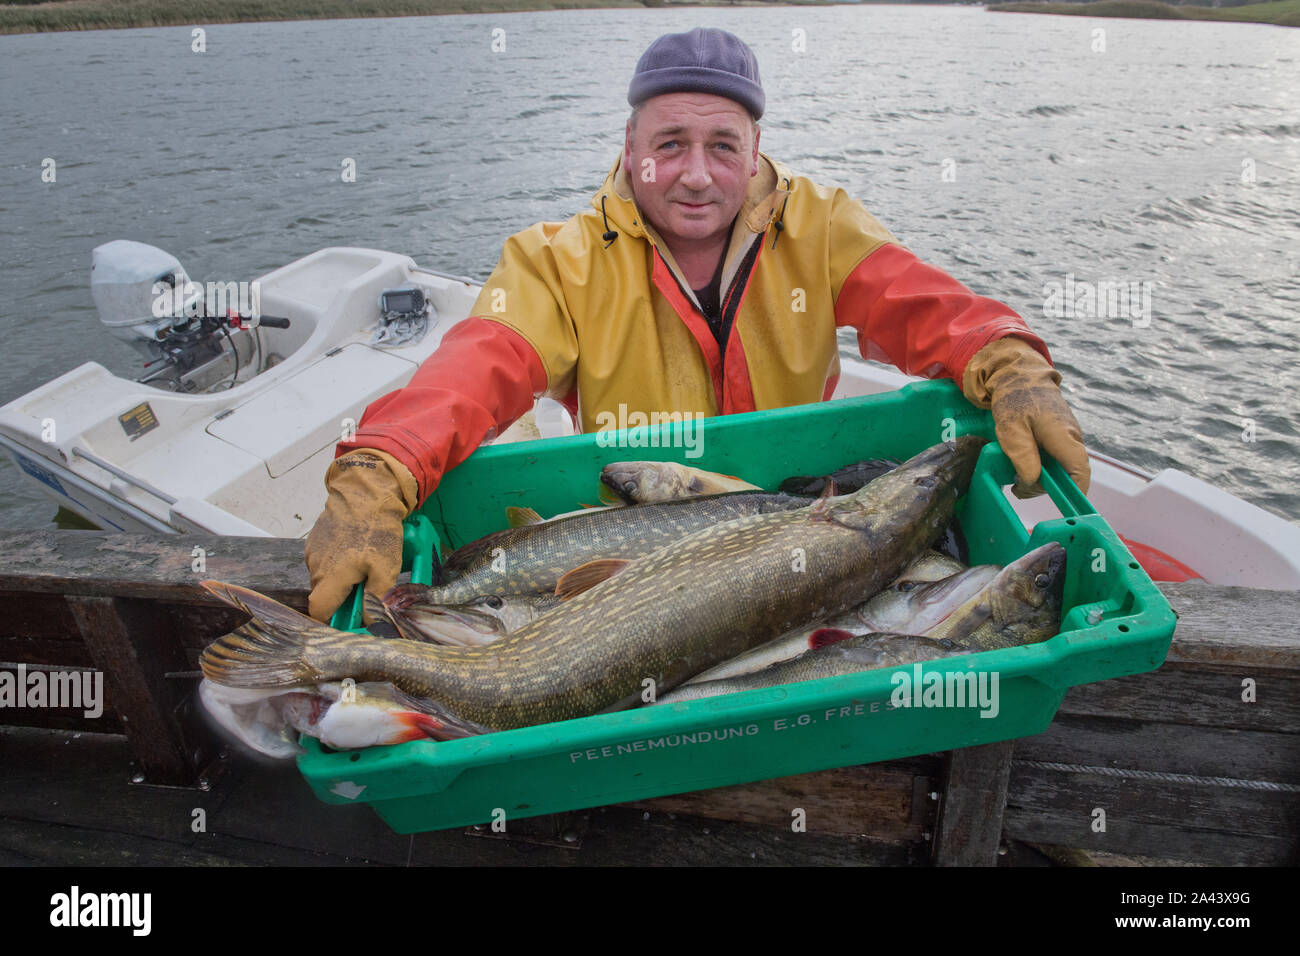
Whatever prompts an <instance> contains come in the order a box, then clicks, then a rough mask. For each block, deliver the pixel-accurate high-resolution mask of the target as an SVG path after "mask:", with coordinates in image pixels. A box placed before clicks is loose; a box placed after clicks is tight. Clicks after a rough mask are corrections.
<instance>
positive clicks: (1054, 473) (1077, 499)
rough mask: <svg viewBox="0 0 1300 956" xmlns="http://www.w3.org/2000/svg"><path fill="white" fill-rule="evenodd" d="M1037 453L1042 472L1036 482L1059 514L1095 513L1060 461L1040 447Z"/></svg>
mask: <svg viewBox="0 0 1300 956" xmlns="http://www.w3.org/2000/svg"><path fill="white" fill-rule="evenodd" d="M1039 454H1040V455H1041V456H1042V461H1043V473H1042V476H1041V477H1040V478H1039V479H1038V482H1039V484H1041V485H1042V486H1043V489H1044V490H1045V491H1046V492H1047V497H1049V498H1051V499H1052V504H1054V505H1056V507H1057V509H1058V510H1059V511H1060V512H1061V516H1062V517H1065V518H1077V517H1079V516H1080V515H1095V514H1096V513H1097V509H1096V508H1094V507H1093V506H1092V502H1090V501H1089V500H1088V499H1087V498H1086V497H1085V496H1084V494H1083V492H1082V491H1080V490H1079V486H1078V485H1076V484H1075V483H1074V479H1073V478H1071V477H1070V476H1069V475H1068V474H1067V473H1066V471H1065V469H1064V468H1063V467H1062V466H1061V463H1060V462H1059V461H1057V460H1056V459H1055V458H1053V457H1052V456H1051V455H1049V454H1048V453H1047V452H1045V451H1042V450H1041V449H1040V450H1039Z"/></svg>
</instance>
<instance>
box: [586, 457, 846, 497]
mask: <svg viewBox="0 0 1300 956" xmlns="http://www.w3.org/2000/svg"><path fill="white" fill-rule="evenodd" d="M855 490H856V489H855ZM732 491H762V489H761V488H759V487H758V485H751V484H750V483H749V482H747V481H744V480H743V479H740V478H737V477H736V476H735V475H722V474H719V473H718V472H716V471H703V470H701V469H699V468H692V467H691V466H690V465H682V464H678V463H677V462H675V461H616V462H614V463H612V464H609V465H606V466H605V467H604V468H602V469H601V471H600V500H601V501H603V502H605V503H606V504H616V503H624V504H638V503H639V504H648V503H651V502H656V501H676V500H677V499H679V498H693V497H697V496H700V495H721V494H726V493H728V492H732Z"/></svg>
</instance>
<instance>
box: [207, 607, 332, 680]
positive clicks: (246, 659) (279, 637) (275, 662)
mask: <svg viewBox="0 0 1300 956" xmlns="http://www.w3.org/2000/svg"><path fill="white" fill-rule="evenodd" d="M336 633H338V632H336ZM304 647H305V641H304V640H303V636H302V635H301V634H294V633H285V632H280V631H273V630H270V629H268V628H266V627H263V626H262V625H261V623H260V622H259V621H257V620H256V619H254V620H252V621H249V622H248V623H247V624H245V625H243V626H242V627H239V628H236V629H235V630H233V631H231V632H230V633H229V634H227V635H226V636H225V637H220V638H217V640H215V641H213V642H212V643H211V644H209V645H208V646H207V647H206V648H205V649H204V651H203V653H202V654H201V655H200V656H199V667H201V668H202V669H203V676H204V677H206V678H207V679H208V680H210V681H214V682H216V683H218V684H225V685H226V686H228V687H301V686H303V685H306V684H319V683H321V682H322V681H324V680H328V679H329V676H328V675H325V674H322V673H320V672H319V671H318V670H316V668H314V667H312V666H311V665H310V664H308V663H307V662H306V661H305V660H303V657H302V655H303V650H304Z"/></svg>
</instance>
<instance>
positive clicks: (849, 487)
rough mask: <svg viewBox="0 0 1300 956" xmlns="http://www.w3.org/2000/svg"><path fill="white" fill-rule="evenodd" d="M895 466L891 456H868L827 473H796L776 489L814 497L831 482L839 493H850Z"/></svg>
mask: <svg viewBox="0 0 1300 956" xmlns="http://www.w3.org/2000/svg"><path fill="white" fill-rule="evenodd" d="M897 467H898V462H896V461H894V460H893V459H892V458H870V459H868V460H866V461H857V462H854V463H853V464H851V465H845V466H844V467H843V468H840V469H837V470H836V471H833V472H831V473H830V474H829V475H796V476H794V477H793V478H787V479H786V480H785V481H783V482H781V484H779V485H777V490H778V491H784V492H786V493H787V494H791V495H803V496H804V497H807V498H815V497H817V496H818V495H820V494H821V493H822V492H823V491H825V490H826V487H827V485H831V484H833V485H834V486H835V487H836V488H837V489H839V492H840V493H841V494H852V493H853V492H855V491H858V490H860V489H862V488H863V487H865V486H866V485H867V484H868V483H869V482H871V481H874V480H875V479H876V478H879V477H880V476H881V475H884V474H888V473H889V472H891V471H893V470H894V469H895V468H897Z"/></svg>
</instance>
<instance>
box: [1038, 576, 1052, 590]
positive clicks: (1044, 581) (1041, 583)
mask: <svg viewBox="0 0 1300 956" xmlns="http://www.w3.org/2000/svg"><path fill="white" fill-rule="evenodd" d="M1051 583H1052V579H1051V578H1050V577H1049V576H1048V575H1047V574H1045V573H1040V574H1038V575H1037V576H1035V577H1034V587H1036V588H1038V589H1039V590H1040V591H1041V590H1043V589H1044V588H1045V587H1047V586H1048V585H1049V584H1051Z"/></svg>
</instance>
